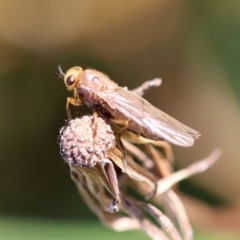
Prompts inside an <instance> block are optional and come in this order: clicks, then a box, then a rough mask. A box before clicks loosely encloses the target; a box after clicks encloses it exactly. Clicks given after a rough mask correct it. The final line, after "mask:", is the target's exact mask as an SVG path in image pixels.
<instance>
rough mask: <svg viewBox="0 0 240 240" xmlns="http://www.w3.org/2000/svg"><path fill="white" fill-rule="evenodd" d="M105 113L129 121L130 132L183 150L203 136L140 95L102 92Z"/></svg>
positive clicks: (100, 95) (114, 91)
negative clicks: (163, 141)
mask: <svg viewBox="0 0 240 240" xmlns="http://www.w3.org/2000/svg"><path fill="white" fill-rule="evenodd" d="M97 95H98V96H99V97H100V98H101V99H102V100H103V101H104V109H105V110H107V111H108V112H109V113H111V115H112V117H113V118H115V119H118V120H124V121H128V130H130V131H132V132H135V133H137V134H140V135H141V136H143V137H145V138H149V139H153V140H166V141H168V142H170V143H172V144H175V145H179V146H185V147H188V146H192V145H193V143H194V139H196V138H198V137H199V136H200V133H199V132H197V131H195V130H193V129H191V128H189V127H187V126H186V125H184V124H182V123H180V122H179V121H177V120H176V119H174V118H172V117H170V116H169V115H167V114H166V113H164V112H162V111H161V110H159V109H157V108H156V107H154V106H153V105H151V104H150V103H149V102H148V101H146V100H145V99H143V98H141V97H140V96H138V95H137V94H135V93H133V92H131V91H129V90H127V89H124V88H121V87H119V88H117V89H114V90H113V89H109V90H105V91H102V92H98V93H97Z"/></svg>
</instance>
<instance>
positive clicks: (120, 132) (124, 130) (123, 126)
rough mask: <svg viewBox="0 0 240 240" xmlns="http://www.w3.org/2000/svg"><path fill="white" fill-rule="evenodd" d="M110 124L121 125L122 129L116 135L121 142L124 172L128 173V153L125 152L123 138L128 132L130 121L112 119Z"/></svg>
mask: <svg viewBox="0 0 240 240" xmlns="http://www.w3.org/2000/svg"><path fill="white" fill-rule="evenodd" d="M110 122H111V123H114V124H117V125H121V127H122V128H121V129H120V130H119V131H118V132H117V133H116V134H117V140H118V141H119V147H120V150H121V152H122V154H123V161H124V172H126V171H127V160H126V151H125V149H124V146H123V143H122V141H121V136H122V135H123V134H124V132H126V130H127V128H128V121H124V120H118V119H110Z"/></svg>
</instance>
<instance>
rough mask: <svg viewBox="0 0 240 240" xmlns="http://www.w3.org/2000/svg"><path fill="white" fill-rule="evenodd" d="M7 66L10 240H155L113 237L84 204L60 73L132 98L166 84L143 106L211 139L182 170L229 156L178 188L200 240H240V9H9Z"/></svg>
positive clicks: (4, 185)
mask: <svg viewBox="0 0 240 240" xmlns="http://www.w3.org/2000/svg"><path fill="white" fill-rule="evenodd" d="M0 63H1V64H0V98H1V101H0V109H1V118H0V123H1V124H0V142H1V144H0V152H1V158H0V238H1V239H7V240H9V239H43V237H44V239H48V238H47V237H49V239H65V238H66V237H69V239H79V236H82V237H84V238H85V239H91V238H94V237H96V235H95V234H93V231H92V230H93V229H94V232H95V233H96V234H98V235H97V236H100V237H102V238H105V237H106V236H112V237H114V239H123V238H127V239H135V238H136V239H147V237H146V236H145V235H143V234H140V233H124V234H119V233H114V232H112V231H110V230H106V229H105V228H104V227H102V226H101V225H100V224H99V223H98V222H97V219H96V217H95V216H94V214H93V213H91V212H90V211H89V210H88V208H87V207H86V205H85V203H84V202H83V201H82V200H81V198H80V197H79V195H78V193H77V190H76V187H75V185H74V183H73V182H72V181H71V179H70V176H69V167H68V166H67V165H66V164H64V163H63V160H62V159H61V157H60V154H59V146H58V143H57V137H58V133H59V129H60V128H61V127H62V126H63V125H64V123H65V120H66V112H65V104H66V97H67V96H71V94H72V93H70V92H67V91H66V88H65V85H64V84H63V82H62V81H61V80H58V79H56V78H55V77H54V76H53V72H54V71H57V67H58V65H59V64H61V65H62V68H63V70H64V71H66V70H67V69H68V68H70V67H72V66H75V65H80V66H82V67H83V68H87V67H91V68H95V69H97V70H100V71H102V72H105V73H106V74H107V75H109V76H110V77H111V78H112V79H113V80H114V81H116V82H117V83H119V85H120V86H128V87H129V88H130V89H131V88H135V87H136V86H139V85H140V84H141V83H143V82H144V81H146V80H149V79H152V78H155V77H160V78H162V79H163V83H162V85H161V86H160V87H159V88H157V89H156V88H154V89H151V90H150V91H149V92H147V93H146V95H145V98H146V99H148V100H149V101H150V102H151V103H153V104H154V105H155V106H157V107H158V108H160V109H161V110H163V111H165V112H166V113H168V114H169V115H171V116H173V117H174V118H176V119H178V120H179V121H181V122H183V123H185V124H186V125H188V126H190V127H192V128H194V129H196V130H198V131H200V132H201V134H202V137H201V138H200V139H199V140H197V141H196V144H195V145H194V146H193V147H191V148H180V147H174V155H175V160H176V168H178V169H179V168H183V167H185V166H187V165H189V164H190V163H192V162H194V161H196V160H199V159H201V158H204V157H206V156H207V155H208V154H209V153H210V151H211V150H213V149H214V148H215V147H221V148H222V149H223V157H222V158H221V160H220V161H219V162H217V163H216V164H215V165H214V166H213V167H212V168H211V169H210V170H208V171H207V172H206V173H203V174H200V175H198V176H195V177H192V178H191V179H189V180H187V181H184V182H183V183H182V184H181V185H180V189H181V190H182V191H183V194H184V196H183V201H184V203H185V204H186V208H187V210H188V213H189V216H190V219H191V221H192V223H193V225H194V226H195V228H196V229H197V238H196V239H215V238H214V237H216V239H239V238H238V237H236V235H237V234H239V233H240V210H239V205H240V204H239V203H240V184H239V182H240V177H239V171H240V147H239V142H240V132H239V129H240V106H239V102H240V80H239V79H240V67H239V64H240V2H239V1H234V0H230V1H222V0H218V1H216V0H213V1H206V0H202V1H197V0H195V1H193V0H192V1H184V0H178V1H174V0H168V1H167V0H161V1H157V0H138V1H126V0H124V1H106V0H101V1H97V0H79V1H76V0H70V1H68V2H66V1H56V0H50V1H45V2H44V1H30V0H22V1H7V0H2V1H0ZM81 111H82V113H83V114H84V113H91V111H90V110H89V109H87V108H86V107H82V108H81ZM109 234H110V235H109ZM226 236H227V237H226ZM230 236H231V237H230ZM234 237H235V238H234ZM102 238H99V239H102Z"/></svg>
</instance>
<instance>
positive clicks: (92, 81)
mask: <svg viewBox="0 0 240 240" xmlns="http://www.w3.org/2000/svg"><path fill="white" fill-rule="evenodd" d="M79 84H80V86H82V87H83V88H85V89H87V88H88V89H91V90H92V92H97V91H105V90H107V89H111V88H116V87H118V85H117V84H116V83H114V82H113V81H112V80H110V79H109V77H108V76H107V75H105V74H104V73H101V72H99V71H96V70H94V69H86V70H84V71H83V73H82V74H81V77H80V81H79Z"/></svg>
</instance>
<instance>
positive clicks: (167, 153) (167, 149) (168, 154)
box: [123, 131, 174, 164]
mask: <svg viewBox="0 0 240 240" xmlns="http://www.w3.org/2000/svg"><path fill="white" fill-rule="evenodd" d="M123 138H124V139H126V140H128V141H129V142H131V143H134V144H151V145H153V146H155V147H159V148H161V149H162V152H163V155H164V158H165V159H167V160H168V161H169V162H170V163H171V164H172V163H173V161H174V157H173V152H172V147H171V145H170V143H168V142H165V141H154V140H151V139H147V138H144V137H141V136H138V135H136V134H134V133H131V132H129V131H125V132H124V134H123Z"/></svg>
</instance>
